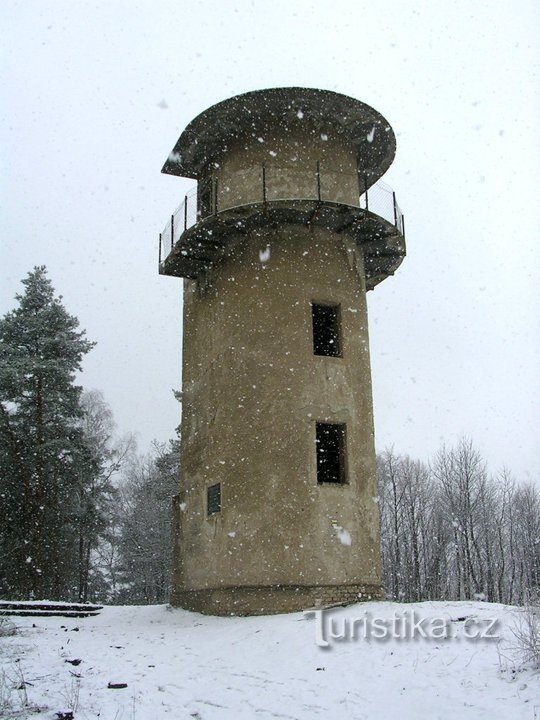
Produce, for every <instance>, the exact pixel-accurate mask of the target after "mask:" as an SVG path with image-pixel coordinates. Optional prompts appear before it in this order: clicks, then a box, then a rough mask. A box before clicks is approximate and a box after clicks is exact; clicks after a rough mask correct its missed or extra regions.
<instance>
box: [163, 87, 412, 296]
mask: <svg viewBox="0 0 540 720" xmlns="http://www.w3.org/2000/svg"><path fill="white" fill-rule="evenodd" d="M395 146H396V143H395V137H394V133H393V131H392V128H391V127H390V125H389V124H388V123H387V121H386V120H385V119H384V118H383V117H382V115H380V114H379V113H378V112H377V111H376V110H374V109H373V108H371V107H369V106H368V105H365V104H364V103H361V102H359V101H358V100H354V99H353V98H350V97H347V96H345V95H341V94H339V93H333V92H329V91H324V90H314V89H310V88H275V89H270V90H261V91H256V92H252V93H246V94H245V95H239V96H236V97H234V98H231V99H229V100H226V101H224V102H222V103H218V104H217V105H214V106H213V107H211V108H209V109H208V110H206V111H205V112H203V113H201V115H199V116H198V117H196V118H195V119H194V120H193V121H192V122H191V123H190V124H189V125H188V127H187V128H186V130H185V131H184V132H183V133H182V135H181V136H180V138H179V140H178V142H177V143H176V145H175V147H174V148H173V150H172V152H171V153H170V155H169V157H168V159H167V161H166V162H165V164H164V166H163V169H162V172H164V173H167V174H171V175H182V176H185V177H191V178H196V179H197V180H198V185H197V187H196V188H193V189H192V190H191V191H190V192H188V193H187V195H186V196H185V198H184V200H183V202H182V203H181V205H180V207H179V208H178V209H177V210H176V211H175V212H174V213H173V214H172V215H171V218H170V220H169V221H168V223H167V224H166V226H165V228H164V230H163V232H162V233H161V234H160V238H159V272H160V274H162V275H172V276H176V277H185V278H191V279H196V278H200V277H202V276H203V275H204V274H205V273H206V272H207V271H208V270H209V269H210V268H212V267H213V266H215V265H216V264H218V263H219V262H220V260H221V259H223V258H224V257H226V256H227V254H228V253H229V252H230V251H231V249H232V247H234V245H236V244H237V242H239V241H241V240H242V239H243V238H245V237H246V236H247V235H249V234H250V233H252V232H253V231H255V230H256V229H257V228H260V227H264V226H268V225H275V226H278V225H303V226H307V227H309V226H318V227H324V228H326V229H329V230H331V231H333V232H335V233H337V234H344V235H346V236H347V237H349V238H352V240H353V241H354V242H355V243H356V245H357V247H358V248H359V250H361V251H362V253H363V256H364V266H365V273H366V286H367V289H372V288H373V287H375V285H377V284H378V283H379V282H381V281H382V280H384V279H385V278H386V277H388V276H389V275H392V274H393V273H394V272H395V270H396V269H397V268H398V267H399V265H400V263H401V261H402V260H403V258H404V256H405V225H404V218H403V213H402V212H401V210H400V208H399V206H398V204H397V201H396V196H395V193H394V192H393V191H392V189H391V188H389V187H388V186H387V185H386V184H385V183H382V182H381V181H380V180H379V178H380V177H381V176H382V175H383V173H384V172H385V171H386V170H387V169H388V167H389V166H390V164H391V163H392V160H393V158H394V154H395Z"/></svg>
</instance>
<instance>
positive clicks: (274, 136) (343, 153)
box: [200, 127, 360, 210]
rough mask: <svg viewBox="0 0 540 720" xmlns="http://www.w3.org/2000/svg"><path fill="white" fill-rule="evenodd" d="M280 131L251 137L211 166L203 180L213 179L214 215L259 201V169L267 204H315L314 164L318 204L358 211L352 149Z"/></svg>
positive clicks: (335, 141)
mask: <svg viewBox="0 0 540 720" xmlns="http://www.w3.org/2000/svg"><path fill="white" fill-rule="evenodd" d="M283 132H284V131H283V128H280V127H276V128H275V129H274V130H273V131H271V130H267V131H265V133H264V134H263V135H260V134H258V133H254V135H253V136H252V137H249V138H247V139H244V140H242V141H241V142H236V144H234V145H232V146H230V147H228V148H227V152H226V153H224V155H223V156H222V157H221V158H217V159H216V160H215V161H213V162H212V163H210V165H209V167H208V168H207V171H206V177H208V176H209V175H211V176H212V177H213V178H214V179H217V182H218V210H224V209H227V208H230V207H235V206H237V205H243V204H247V203H255V202H262V201H263V172H262V166H263V164H264V166H265V184H266V199H267V200H281V199H290V198H302V199H317V197H318V183H317V162H319V171H320V190H321V199H323V200H331V201H333V202H341V203H345V204H347V205H355V206H358V204H359V195H360V192H359V186H358V172H357V162H356V156H355V154H354V151H353V149H352V148H348V147H345V146H343V144H342V143H341V142H339V140H338V139H336V138H332V137H329V136H327V135H325V134H317V135H315V136H314V137H313V136H309V137H306V134H305V133H303V134H301V133H300V131H299V129H297V130H296V132H295V129H294V128H292V130H291V134H288V135H287V136H286V137H284V136H283ZM261 141H262V142H261ZM203 182H204V180H203ZM203 182H202V183H200V185H201V186H202V184H203Z"/></svg>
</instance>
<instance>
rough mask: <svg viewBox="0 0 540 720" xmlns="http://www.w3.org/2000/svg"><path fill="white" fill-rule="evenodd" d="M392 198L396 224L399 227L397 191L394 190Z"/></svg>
mask: <svg viewBox="0 0 540 720" xmlns="http://www.w3.org/2000/svg"><path fill="white" fill-rule="evenodd" d="M392 199H393V201H394V225H395V226H396V227H397V226H398V224H397V202H396V193H395V192H393V191H392Z"/></svg>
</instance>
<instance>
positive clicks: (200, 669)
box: [0, 602, 540, 720]
mask: <svg viewBox="0 0 540 720" xmlns="http://www.w3.org/2000/svg"><path fill="white" fill-rule="evenodd" d="M412 610H414V611H415V612H416V613H418V615H422V616H426V617H428V616H429V617H432V618H441V617H443V618H451V619H452V620H454V623H453V624H452V627H456V628H457V629H459V627H460V623H461V624H463V619H464V618H466V617H469V618H477V619H478V618H491V617H497V618H498V619H499V621H500V626H499V627H498V628H497V631H498V633H499V634H500V635H501V637H502V639H501V641H500V642H497V641H494V640H490V641H489V640H478V641H471V640H465V639H463V638H462V637H460V638H458V639H447V640H435V639H423V638H417V639H416V640H405V639H399V638H396V639H393V638H392V639H387V640H384V641H381V640H375V639H372V640H369V641H368V640H365V639H356V640H346V641H345V640H344V641H341V642H336V643H333V644H332V645H331V646H330V647H329V648H327V649H324V648H321V647H318V646H317V645H316V644H315V624H316V621H315V619H313V618H309V619H308V618H306V617H305V616H304V615H302V614H301V613H297V614H290V615H277V616H267V617H252V618H217V617H206V616H202V615H198V614H196V613H190V612H186V611H183V610H171V609H169V608H167V607H166V606H148V607H106V608H105V609H104V610H103V611H102V613H101V614H100V615H99V616H97V617H90V618H85V619H80V620H68V619H66V618H52V617H51V618H17V619H16V620H15V622H16V624H17V626H18V627H19V632H18V633H17V634H16V635H15V636H13V637H4V638H0V663H1V666H2V668H3V672H4V681H3V683H2V685H3V689H2V690H1V692H0V700H1V698H2V693H3V696H4V702H5V703H6V702H8V701H9V702H11V704H12V706H13V707H14V708H18V707H20V704H18V703H19V702H20V700H21V699H22V696H23V694H24V692H23V691H22V690H11V688H12V687H13V686H15V685H20V684H21V682H20V679H21V673H22V677H24V680H25V681H26V683H28V684H27V685H26V692H27V695H28V701H29V702H30V703H31V704H32V705H33V706H39V707H40V708H41V709H42V712H41V713H37V714H36V713H32V714H31V715H30V714H29V713H23V714H21V715H10V714H9V713H8V714H4V715H2V714H1V713H0V716H2V717H43V718H51V719H52V718H56V717H57V716H56V712H57V711H60V710H68V709H74V707H75V706H76V707H75V710H76V711H75V713H74V717H75V718H77V719H79V718H80V719H81V720H86V719H88V720H89V719H90V718H100V720H151V719H153V718H163V717H170V718H174V719H175V720H176V719H178V720H183V719H184V718H186V719H191V718H198V719H199V720H253V719H257V720H269V719H270V718H284V719H287V720H305V719H307V718H309V719H311V718H321V720H323V719H324V720H341V719H344V720H356V719H357V720H360V719H361V718H362V719H363V718H366V719H368V718H369V720H374V719H375V718H377V719H378V720H386V719H388V720H390V718H392V720H394V719H395V718H399V719H400V720H409V719H411V720H412V719H415V720H417V719H420V720H422V719H424V718H425V719H426V720H428V719H429V720H456V719H457V718H486V720H497V719H498V718H500V719H501V720H503V719H504V720H520V719H523V720H535V718H536V717H537V718H540V676H539V674H538V673H537V672H536V673H535V672H533V671H532V670H530V669H529V670H519V671H517V672H516V671H515V669H514V670H513V669H512V667H513V666H512V663H511V662H510V661H509V660H507V659H505V657H502V658H501V653H502V654H503V655H504V656H509V654H510V652H511V651H510V650H509V649H508V644H509V642H510V641H511V639H512V637H513V636H512V634H511V632H510V630H509V627H510V625H511V624H512V622H513V620H514V617H515V614H516V612H518V611H517V610H516V609H514V608H507V607H505V606H502V605H491V604H488V603H481V602H463V603H417V604H416V605H399V604H396V603H381V602H377V603H376V602H373V603H366V604H362V605H354V606H350V607H348V608H340V609H336V610H333V611H332V617H334V618H335V619H336V621H337V623H338V626H339V623H343V621H351V620H353V619H356V618H359V617H362V616H363V615H364V613H366V612H367V613H369V614H370V615H371V616H373V617H382V618H390V617H392V616H393V614H395V613H404V612H408V613H410V612H411V611H412ZM62 626H64V627H62ZM75 628H79V629H78V631H77V630H76V629H75ZM77 659H80V660H81V662H80V663H79V664H77V665H72V664H70V663H69V662H66V660H77ZM77 674H78V675H80V678H77V677H76V675H77ZM0 679H1V671H0ZM109 682H112V683H127V684H128V686H127V688H125V689H109V688H108V687H107V685H108V683H109ZM30 683H31V684H30ZM535 705H537V706H538V707H537V709H536V715H535Z"/></svg>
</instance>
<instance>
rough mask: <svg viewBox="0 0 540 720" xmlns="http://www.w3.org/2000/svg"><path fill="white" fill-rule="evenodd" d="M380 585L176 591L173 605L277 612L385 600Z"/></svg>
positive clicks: (213, 611) (219, 611)
mask: <svg viewBox="0 0 540 720" xmlns="http://www.w3.org/2000/svg"><path fill="white" fill-rule="evenodd" d="M383 598H384V591H383V588H382V587H381V586H380V585H371V584H354V585H311V586H290V585H274V586H268V587H226V588H210V589H206V590H183V591H176V592H173V594H172V596H171V605H172V606H173V607H181V608H184V609H185V610H192V611H194V612H200V613H203V614H204V615H221V616H227V615H240V616H246V615H276V614H279V613H289V612H299V611H302V610H306V609H312V608H316V607H325V606H328V605H338V604H342V605H347V604H350V603H355V602H362V601H368V600H382V599H383Z"/></svg>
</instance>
